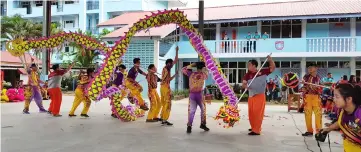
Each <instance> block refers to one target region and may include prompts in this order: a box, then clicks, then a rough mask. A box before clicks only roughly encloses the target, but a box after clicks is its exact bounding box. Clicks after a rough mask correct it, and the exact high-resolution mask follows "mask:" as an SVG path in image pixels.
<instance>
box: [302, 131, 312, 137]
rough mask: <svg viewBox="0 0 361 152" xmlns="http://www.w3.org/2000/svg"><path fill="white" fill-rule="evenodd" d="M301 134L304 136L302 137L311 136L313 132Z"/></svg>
mask: <svg viewBox="0 0 361 152" xmlns="http://www.w3.org/2000/svg"><path fill="white" fill-rule="evenodd" d="M302 136H304V137H312V136H313V133H312V132H305V133H304V134H302Z"/></svg>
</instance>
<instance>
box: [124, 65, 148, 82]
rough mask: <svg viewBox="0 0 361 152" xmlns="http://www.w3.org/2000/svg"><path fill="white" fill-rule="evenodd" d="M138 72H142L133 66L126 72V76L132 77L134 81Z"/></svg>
mask: <svg viewBox="0 0 361 152" xmlns="http://www.w3.org/2000/svg"><path fill="white" fill-rule="evenodd" d="M138 72H139V73H140V74H143V73H144V72H143V71H142V70H141V69H139V68H138V69H136V68H135V67H132V68H131V69H130V70H129V72H128V76H127V78H130V79H133V80H134V81H135V79H136V78H137V76H138Z"/></svg>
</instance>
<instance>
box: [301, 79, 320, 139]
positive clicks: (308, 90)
mask: <svg viewBox="0 0 361 152" xmlns="http://www.w3.org/2000/svg"><path fill="white" fill-rule="evenodd" d="M303 80H304V81H305V82H307V83H312V84H317V85H319V84H320V77H319V76H318V75H316V76H312V75H311V74H307V75H305V76H304V77H303ZM303 88H304V93H305V95H304V100H305V108H304V109H305V119H306V126H307V132H308V133H313V128H312V112H313V113H315V123H316V132H318V131H319V130H320V129H321V128H322V102H321V98H320V88H319V87H317V86H313V85H309V84H304V86H303Z"/></svg>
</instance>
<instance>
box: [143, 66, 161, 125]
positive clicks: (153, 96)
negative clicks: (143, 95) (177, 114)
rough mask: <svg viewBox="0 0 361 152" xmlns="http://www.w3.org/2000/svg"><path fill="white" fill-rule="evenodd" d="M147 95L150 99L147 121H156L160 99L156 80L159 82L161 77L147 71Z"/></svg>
mask: <svg viewBox="0 0 361 152" xmlns="http://www.w3.org/2000/svg"><path fill="white" fill-rule="evenodd" d="M146 78H147V81H148V97H149V100H150V110H149V113H148V117H147V122H156V121H158V120H159V118H158V115H159V111H160V107H161V101H160V97H159V94H158V92H157V87H158V84H157V83H158V82H161V79H160V78H159V77H158V76H157V75H155V74H154V73H148V75H147V77H146Z"/></svg>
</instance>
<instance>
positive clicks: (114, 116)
mask: <svg viewBox="0 0 361 152" xmlns="http://www.w3.org/2000/svg"><path fill="white" fill-rule="evenodd" d="M110 116H112V117H113V118H118V117H117V115H115V114H111V115H110Z"/></svg>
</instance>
